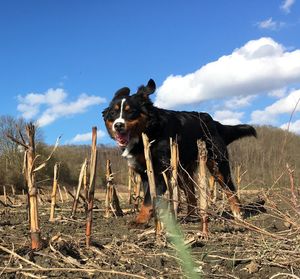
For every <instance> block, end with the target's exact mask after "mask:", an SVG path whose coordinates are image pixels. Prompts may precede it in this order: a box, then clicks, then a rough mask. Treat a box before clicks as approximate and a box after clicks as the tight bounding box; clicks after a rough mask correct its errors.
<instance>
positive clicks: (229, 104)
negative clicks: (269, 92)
mask: <svg viewBox="0 0 300 279" xmlns="http://www.w3.org/2000/svg"><path fill="white" fill-rule="evenodd" d="M256 97H257V96H256V95H249V96H234V97H233V98H231V99H229V100H227V101H225V103H224V106H225V108H228V109H240V108H243V107H247V106H250V105H251V103H252V101H253V100H254V99H255V98H256Z"/></svg>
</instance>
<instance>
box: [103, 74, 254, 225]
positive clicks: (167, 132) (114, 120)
mask: <svg viewBox="0 0 300 279" xmlns="http://www.w3.org/2000/svg"><path fill="white" fill-rule="evenodd" d="M155 89H156V85H155V82H154V81H153V80H152V79H150V80H149V81H148V84H147V85H146V86H140V87H139V88H138V90H137V92H136V93H135V94H133V95H130V89H129V88H128V87H123V88H121V89H119V90H118V91H117V92H116V93H115V95H114V98H113V99H112V101H111V103H110V104H109V107H108V108H106V109H105V110H104V111H103V118H104V121H105V124H106V127H107V130H108V132H109V134H110V136H111V137H112V138H113V139H114V140H115V141H116V142H117V143H118V145H119V147H120V148H121V149H122V151H123V153H122V156H123V157H125V158H127V160H128V164H129V165H130V166H131V167H132V168H133V169H134V170H135V171H136V172H137V173H139V174H140V175H141V178H142V182H143V189H144V202H143V206H142V208H141V210H140V213H139V215H138V216H137V217H136V220H135V221H136V223H141V224H142V223H147V222H148V221H149V219H150V218H151V213H152V203H151V197H150V192H149V187H148V178H147V174H146V171H145V170H146V163H145V157H144V148H143V142H142V138H141V135H142V133H145V134H146V135H147V136H148V137H149V140H150V141H153V143H152V145H151V154H152V160H153V162H152V163H153V168H154V173H155V179H156V187H157V193H158V194H159V195H163V194H164V192H165V191H166V185H165V182H164V179H163V175H162V172H163V171H165V170H166V169H167V168H168V167H169V164H170V146H169V142H170V138H173V139H176V140H177V143H178V149H179V158H180V164H181V166H182V169H184V171H182V172H181V174H180V177H181V179H180V184H181V187H182V189H183V190H184V192H185V194H186V198H187V204H188V215H194V214H195V210H196V209H195V208H196V205H197V200H196V197H195V188H194V183H193V182H192V181H191V179H190V177H192V176H193V173H194V172H195V171H196V169H197V157H198V149H197V140H198V139H202V140H203V141H205V142H206V147H207V150H208V160H207V168H208V169H209V171H210V173H211V174H212V175H213V176H214V177H215V179H216V180H217V181H218V182H219V184H220V185H221V187H222V188H223V190H224V191H225V193H226V195H227V197H228V200H229V203H230V207H231V210H232V213H233V215H234V217H235V218H241V214H242V212H241V208H240V201H239V200H238V198H237V196H236V193H235V186H234V183H233V181H232V178H231V174H230V166H229V160H228V151H227V145H228V144H230V143H231V142H233V141H234V140H237V139H239V138H242V137H245V136H255V137H256V131H255V129H254V128H253V127H252V126H249V125H235V126H231V125H223V124H221V123H219V122H217V121H215V120H213V119H212V117H211V116H210V115H209V114H207V113H202V112H186V111H173V110H166V109H161V108H158V107H155V106H154V105H153V103H152V102H151V100H150V98H149V95H150V94H152V93H154V91H155Z"/></svg>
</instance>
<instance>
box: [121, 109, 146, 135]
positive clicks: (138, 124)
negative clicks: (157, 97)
mask: <svg viewBox="0 0 300 279" xmlns="http://www.w3.org/2000/svg"><path fill="white" fill-rule="evenodd" d="M146 125H147V116H146V115H145V114H142V113H141V114H140V115H139V117H137V118H136V119H129V120H127V121H125V127H126V130H127V131H130V135H131V137H139V136H141V135H142V133H143V132H145V129H146Z"/></svg>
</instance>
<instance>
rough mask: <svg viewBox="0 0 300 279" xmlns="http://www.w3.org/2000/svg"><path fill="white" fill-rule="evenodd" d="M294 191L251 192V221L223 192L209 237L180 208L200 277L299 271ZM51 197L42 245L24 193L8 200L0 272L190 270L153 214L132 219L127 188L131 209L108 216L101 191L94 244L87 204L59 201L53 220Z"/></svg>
mask: <svg viewBox="0 0 300 279" xmlns="http://www.w3.org/2000/svg"><path fill="white" fill-rule="evenodd" d="M287 192H288V191H279V190H274V191H269V192H265V193H263V192H259V193H257V192H255V193H254V192H243V193H242V197H241V198H242V201H243V204H244V205H245V210H246V219H245V221H244V222H235V221H234V220H233V219H231V218H230V215H229V213H228V212H227V202H225V203H224V202H223V201H222V199H220V200H218V201H217V203H216V204H215V205H212V206H211V207H210V211H209V216H210V217H209V238H208V239H204V238H202V236H201V233H200V232H201V223H200V222H199V221H196V222H185V220H184V214H183V213H180V215H179V226H180V228H181V230H182V231H183V233H184V239H185V241H186V245H187V247H188V249H189V251H190V253H191V255H192V258H193V259H194V263H195V271H196V272H197V276H198V278H243V279H244V278H299V277H300V221H299V219H300V218H299V217H300V213H299V212H300V211H299V207H297V204H295V202H292V201H291V197H290V196H289V194H288V193H287ZM43 200H44V201H43V203H40V209H39V213H40V225H41V234H42V238H43V239H44V247H43V248H42V249H40V250H39V251H32V250H31V249H30V248H29V247H30V234H29V229H28V221H27V219H28V218H27V210H26V206H25V202H24V198H21V197H18V198H17V199H16V201H15V203H14V207H10V206H6V207H4V205H3V204H0V278H185V276H184V274H183V272H182V268H181V264H180V260H179V256H178V253H177V251H176V249H175V248H174V246H173V244H172V243H170V241H169V239H168V236H166V235H161V236H160V237H159V238H157V237H156V235H155V232H154V222H153V221H152V222H151V223H150V224H149V226H148V227H146V228H145V227H144V228H137V227H134V226H132V225H131V221H132V220H133V218H134V216H135V214H136V213H134V212H133V210H132V207H131V206H129V205H128V204H127V202H126V200H127V199H126V195H125V194H121V201H122V208H123V209H125V210H124V211H125V212H126V214H125V216H124V217H115V216H112V217H110V218H104V211H103V208H104V203H103V202H100V200H101V201H103V200H104V199H103V195H99V194H98V195H97V199H96V201H95V208H94V213H93V229H92V231H93V235H92V245H91V246H90V247H89V248H87V247H86V245H85V211H84V207H83V206H82V205H79V207H78V211H77V213H76V219H70V211H71V207H72V203H71V201H69V202H64V203H62V202H58V205H57V209H56V216H57V220H56V221H55V222H49V212H50V203H49V201H47V197H45V196H44V197H43ZM258 200H259V202H258V203H256V202H257V201H258ZM262 200H263V201H264V202H262ZM2 201H3V197H2Z"/></svg>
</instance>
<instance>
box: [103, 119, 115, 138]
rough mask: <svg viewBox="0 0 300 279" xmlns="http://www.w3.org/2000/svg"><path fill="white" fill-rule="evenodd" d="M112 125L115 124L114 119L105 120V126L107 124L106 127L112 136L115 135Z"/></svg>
mask: <svg viewBox="0 0 300 279" xmlns="http://www.w3.org/2000/svg"><path fill="white" fill-rule="evenodd" d="M112 125H113V121H111V120H105V126H106V129H107V131H108V133H109V135H110V136H111V137H114V132H113V129H112Z"/></svg>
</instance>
